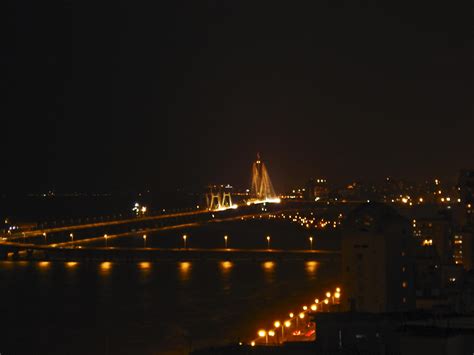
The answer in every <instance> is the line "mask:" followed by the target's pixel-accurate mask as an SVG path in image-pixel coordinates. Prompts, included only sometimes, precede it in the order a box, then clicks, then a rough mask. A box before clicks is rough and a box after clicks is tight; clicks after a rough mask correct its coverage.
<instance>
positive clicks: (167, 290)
mask: <svg viewBox="0 0 474 355" xmlns="http://www.w3.org/2000/svg"><path fill="white" fill-rule="evenodd" d="M184 232H186V233H189V243H191V245H192V246H194V247H213V246H215V247H219V248H220V247H222V246H223V245H221V244H223V235H224V233H225V234H228V235H229V246H233V245H234V246H235V247H237V246H239V247H249V248H250V247H262V245H263V247H265V235H266V234H271V235H272V242H274V243H275V247H279V248H282V249H286V248H291V249H293V248H305V247H306V248H307V247H308V244H307V237H308V232H307V231H305V230H303V229H300V228H297V227H296V226H294V225H288V224H285V225H279V224H274V225H273V226H270V225H269V224H268V222H267V223H250V224H248V223H246V224H236V223H221V224H218V225H213V226H209V227H204V228H199V229H191V230H187V231H172V232H169V233H165V234H154V235H150V236H148V238H147V242H148V243H150V244H152V245H153V246H173V247H175V246H179V243H181V242H182V241H181V239H180V236H181V235H182V233H184ZM331 238H337V233H328V235H326V236H324V237H323V236H321V238H320V239H321V240H317V242H316V245H315V247H318V246H322V245H326V246H327V245H334V244H336V243H334V241H333V240H331ZM315 239H317V238H315ZM110 242H113V243H118V244H119V245H136V246H139V245H141V243H143V240H142V239H140V238H139V237H137V238H132V239H128V240H127V239H117V240H111V241H110ZM338 278H339V266H338V264H336V263H334V264H331V263H320V262H317V261H308V262H305V261H303V260H301V261H298V260H295V261H278V262H269V261H250V260H238V261H232V262H231V261H226V260H221V261H216V260H214V261H211V260H209V261H188V262H186V261H183V262H174V261H155V262H151V263H91V262H90V263H85V262H81V263H64V262H49V263H48V262H11V261H5V262H0V282H1V292H0V314H1V317H2V324H3V326H2V331H1V332H0V353H1V354H2V355H9V354H186V353H188V351H189V350H190V349H194V348H199V347H203V346H210V345H219V344H226V343H228V342H232V341H237V340H239V339H241V340H244V341H245V340H249V339H250V338H254V337H255V334H256V331H257V330H258V329H259V328H261V327H268V326H269V325H270V324H271V323H272V322H273V321H274V320H275V319H277V318H278V319H280V320H282V319H284V315H286V314H287V313H288V312H289V311H295V310H296V309H297V307H300V306H301V305H303V304H305V303H306V304H307V303H309V302H310V301H311V300H312V299H314V298H315V297H320V296H321V295H322V293H323V292H324V291H326V289H328V288H333V287H335V286H337V284H338V281H339V280H338Z"/></svg>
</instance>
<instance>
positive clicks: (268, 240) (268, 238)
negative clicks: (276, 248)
mask: <svg viewBox="0 0 474 355" xmlns="http://www.w3.org/2000/svg"><path fill="white" fill-rule="evenodd" d="M267 248H268V249H270V236H269V235H267Z"/></svg>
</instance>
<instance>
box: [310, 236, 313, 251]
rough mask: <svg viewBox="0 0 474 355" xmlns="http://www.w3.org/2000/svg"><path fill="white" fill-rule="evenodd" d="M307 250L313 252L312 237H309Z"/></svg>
mask: <svg viewBox="0 0 474 355" xmlns="http://www.w3.org/2000/svg"><path fill="white" fill-rule="evenodd" d="M309 249H310V250H313V237H309Z"/></svg>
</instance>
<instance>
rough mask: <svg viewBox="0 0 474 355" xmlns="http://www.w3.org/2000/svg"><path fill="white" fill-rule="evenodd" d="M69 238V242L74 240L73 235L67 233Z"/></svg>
mask: <svg viewBox="0 0 474 355" xmlns="http://www.w3.org/2000/svg"><path fill="white" fill-rule="evenodd" d="M69 238H71V242H72V241H73V240H74V234H72V233H69Z"/></svg>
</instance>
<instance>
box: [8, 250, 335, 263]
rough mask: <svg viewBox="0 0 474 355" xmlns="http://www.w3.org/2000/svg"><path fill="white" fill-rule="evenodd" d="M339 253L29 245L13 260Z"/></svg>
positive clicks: (326, 257)
mask: <svg viewBox="0 0 474 355" xmlns="http://www.w3.org/2000/svg"><path fill="white" fill-rule="evenodd" d="M338 256H339V252H338V251H328V250H280V249H231V248H228V249H223V248H222V249H205V248H186V249H185V248H172V249H165V248H118V247H88V248H63V247H58V248H51V247H46V246H31V248H28V249H25V250H24V251H18V253H15V256H14V259H15V260H53V261H130V262H131V261H135V262H137V261H158V260H174V261H193V260H221V261H235V260H253V261H281V260H311V261H313V260H314V261H316V260H317V261H333V260H335V259H336V258H338Z"/></svg>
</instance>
